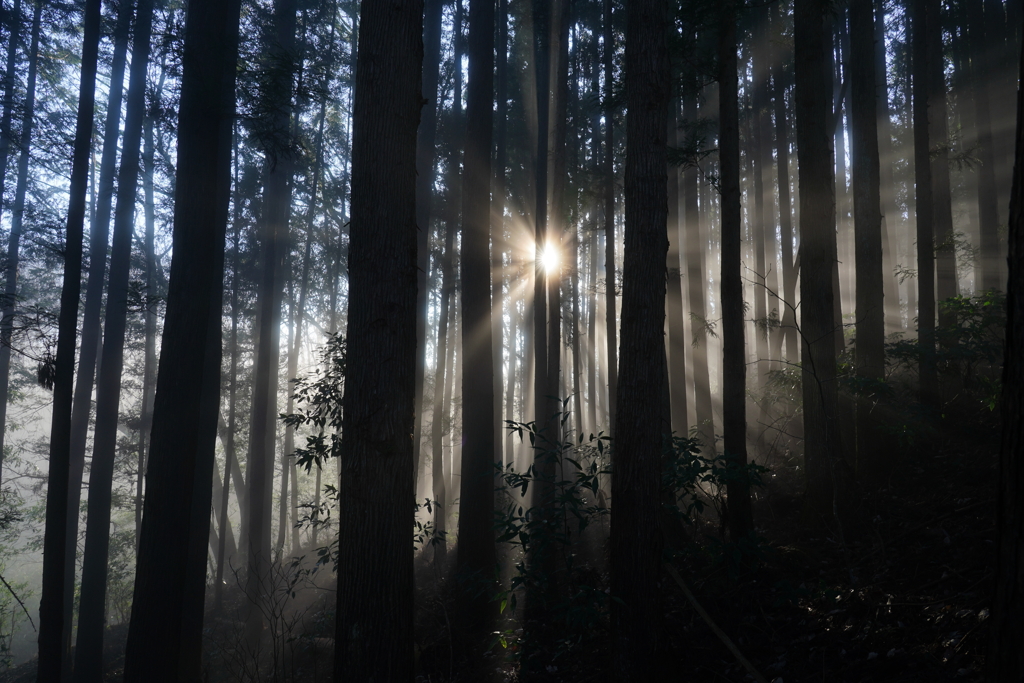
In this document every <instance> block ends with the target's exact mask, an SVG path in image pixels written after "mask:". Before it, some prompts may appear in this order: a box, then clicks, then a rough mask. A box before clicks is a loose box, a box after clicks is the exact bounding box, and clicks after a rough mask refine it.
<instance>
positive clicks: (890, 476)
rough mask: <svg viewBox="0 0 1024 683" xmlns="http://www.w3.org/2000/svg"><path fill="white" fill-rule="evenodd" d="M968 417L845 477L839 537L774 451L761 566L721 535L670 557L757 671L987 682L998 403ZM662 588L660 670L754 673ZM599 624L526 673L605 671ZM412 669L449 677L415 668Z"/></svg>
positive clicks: (773, 678) (796, 676)
mask: <svg viewBox="0 0 1024 683" xmlns="http://www.w3.org/2000/svg"><path fill="white" fill-rule="evenodd" d="M986 412H987V411H986ZM959 417H960V418H963V416H959ZM973 418H974V419H968V420H965V419H957V420H956V421H954V420H953V419H952V417H951V416H946V420H945V423H944V425H940V426H938V427H936V428H934V429H933V430H929V431H930V434H929V435H928V437H927V438H921V439H919V440H918V441H917V443H916V444H915V445H914V446H913V447H902V448H887V447H884V446H882V448H883V451H884V453H885V458H886V469H887V470H888V472H887V476H885V477H884V479H883V481H881V482H880V483H878V484H876V485H875V486H873V487H870V488H869V487H865V486H862V485H860V484H856V483H855V484H854V487H855V496H854V497H855V500H856V503H855V505H856V508H857V510H856V514H855V519H856V520H857V521H858V523H857V524H856V527H857V528H852V527H854V525H853V524H851V525H850V526H851V528H848V529H847V530H846V533H845V534H844V535H845V543H843V542H840V540H839V538H838V534H836V533H833V532H828V531H827V530H824V529H822V530H819V531H808V530H807V529H808V525H807V524H806V523H805V520H804V518H803V514H802V501H801V499H800V491H801V490H802V489H803V473H802V470H801V469H800V464H801V460H802V459H800V458H796V457H794V458H790V459H787V458H781V459H780V458H776V461H775V462H774V463H772V464H771V472H770V473H769V474H768V475H767V479H768V483H767V486H766V488H765V489H764V490H763V491H762V492H761V493H760V495H759V498H760V500H759V501H758V502H757V503H755V518H756V522H757V525H758V532H759V534H760V535H761V536H762V539H761V543H760V544H759V549H758V551H756V554H757V555H758V556H759V557H758V560H757V561H756V568H755V569H753V570H747V571H734V572H730V571H729V570H728V569H727V566H728V562H723V561H722V553H721V546H719V552H718V555H717V557H716V556H715V553H713V552H706V550H707V548H706V547H705V552H700V551H698V552H696V553H691V554H689V555H686V556H684V558H683V559H680V560H677V561H675V563H674V565H675V568H676V569H677V571H678V574H679V575H680V577H681V580H682V581H683V582H685V583H686V584H688V586H689V588H690V590H691V591H692V593H693V594H694V596H695V599H696V601H697V602H699V603H700V605H701V606H702V607H703V609H704V610H705V611H706V613H707V615H708V616H709V617H710V619H711V620H712V621H713V622H715V624H716V625H717V627H718V629H720V631H721V632H722V633H723V634H725V636H726V637H727V638H728V639H730V640H731V641H732V642H733V644H734V645H735V647H736V648H737V649H738V650H739V651H740V652H741V654H742V655H743V656H745V658H746V659H747V660H748V661H749V663H750V665H751V667H752V668H753V669H756V670H757V672H758V673H759V674H760V676H761V677H763V679H764V680H766V681H769V682H772V683H803V682H811V681H815V682H817V681H824V682H827V683H832V682H843V683H845V682H849V683H861V682H865V683H866V682H869V681H900V682H901V683H902V682H912V681H929V682H935V681H981V680H982V679H983V677H982V672H983V667H984V656H985V650H986V647H987V639H988V616H989V610H990V608H991V592H992V585H991V579H992V567H993V566H994V562H995V546H994V519H995V504H994V500H995V484H996V479H997V464H998V452H999V442H998V439H999V429H998V424H996V420H995V418H996V416H995V415H992V414H979V413H977V412H975V413H974V416H973ZM979 418H980V419H979ZM712 533H717V529H716V530H713V531H712ZM712 545H713V544H712ZM734 566H735V565H734ZM748 566H749V565H748ZM730 574H731V575H730ZM660 591H661V594H662V596H663V600H664V602H663V604H664V607H665V624H664V631H663V633H664V636H665V637H664V641H663V643H662V654H661V657H660V659H662V660H663V662H664V665H663V667H662V671H663V673H662V676H661V677H660V679H661V680H679V681H707V682H709V683H711V682H713V681H733V682H735V683H741V682H744V681H756V680H758V679H757V678H755V676H754V675H752V674H751V673H750V670H749V669H748V668H745V667H744V666H743V665H741V664H740V662H739V660H738V658H737V657H735V656H734V655H733V654H732V653H731V652H730V649H729V648H728V647H727V645H726V644H725V642H724V640H723V639H722V638H720V637H719V636H717V635H716V634H715V633H714V632H713V629H712V628H711V627H709V625H708V623H707V621H706V620H705V619H704V618H702V617H701V616H700V615H699V614H698V612H697V610H696V609H695V608H694V606H693V605H692V604H691V603H690V602H689V601H688V600H687V599H686V598H685V597H684V594H683V591H682V589H680V587H679V586H678V585H677V583H676V582H675V580H674V579H673V578H671V577H670V576H668V575H667V574H663V578H662V583H661V585H660ZM601 631H605V633H606V627H605V628H603V629H596V634H597V635H596V637H595V638H594V640H593V642H592V643H590V645H589V646H588V647H585V648H581V650H582V652H580V653H579V654H578V655H577V656H575V657H573V658H572V659H568V660H563V661H561V662H560V663H556V664H552V665H548V666H544V667H542V668H543V671H542V672H541V675H540V676H539V677H538V676H536V675H534V676H530V677H529V680H531V681H534V680H543V681H545V682H547V681H550V683H555V682H559V683H577V682H579V683H583V682H584V681H586V682H591V681H601V680H603V676H602V670H603V669H605V668H606V666H607V663H608V659H607V652H608V640H607V636H606V635H601ZM503 670H504V671H503V675H502V676H500V677H499V680H500V679H504V680H505V681H516V680H520V676H519V673H518V670H517V666H514V665H505V666H504V667H503ZM525 678H526V677H523V679H524V680H525ZM419 680H420V681H423V683H427V682H428V681H429V682H430V683H434V682H436V681H441V680H448V679H447V677H445V676H443V675H442V676H438V675H436V674H432V673H430V672H424V676H423V677H421V678H420V679H419ZM456 680H465V681H473V680H483V679H478V678H477V677H475V676H466V677H462V678H459V677H458V676H456Z"/></svg>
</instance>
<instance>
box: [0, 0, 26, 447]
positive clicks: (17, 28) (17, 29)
mask: <svg viewBox="0 0 1024 683" xmlns="http://www.w3.org/2000/svg"><path fill="white" fill-rule="evenodd" d="M7 22H8V23H7V29H8V31H7V59H6V61H5V63H4V99H3V106H4V109H3V113H2V114H0V216H2V215H3V209H4V205H3V204H4V201H3V197H4V190H5V189H6V186H7V162H8V160H9V158H10V153H11V119H12V118H13V117H14V86H15V68H16V67H17V61H18V43H20V42H21V24H22V17H21V0H14V6H13V7H11V9H10V13H9V14H8V15H7ZM34 54H35V53H34V52H33V53H32V55H34ZM32 55H29V59H31V58H32ZM0 452H2V449H0Z"/></svg>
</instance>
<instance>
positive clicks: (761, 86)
mask: <svg viewBox="0 0 1024 683" xmlns="http://www.w3.org/2000/svg"><path fill="white" fill-rule="evenodd" d="M759 18H760V19H761V21H762V22H763V29H762V30H761V31H760V33H759V35H760V37H761V38H762V40H763V41H764V43H767V44H762V45H760V46H759V49H758V51H757V52H755V54H754V56H755V60H754V66H755V67H756V69H757V75H756V77H755V78H756V83H755V86H754V94H753V97H754V116H755V117H756V118H755V120H754V121H753V122H752V125H753V127H754V130H755V139H756V141H757V142H756V147H757V171H756V175H755V176H754V183H755V185H759V186H760V191H759V192H757V193H756V196H760V201H761V203H762V204H763V206H762V209H761V211H762V213H761V215H762V223H761V224H762V231H761V235H762V242H763V245H764V246H763V249H764V259H765V270H764V271H763V276H764V280H763V282H762V284H763V289H764V297H765V315H766V316H767V317H771V316H772V315H773V314H774V316H775V318H776V319H778V318H779V317H780V316H781V315H782V307H783V304H782V302H781V301H780V299H779V297H780V295H781V290H780V289H779V285H780V284H781V279H780V277H779V249H778V243H777V242H776V231H775V225H776V223H775V216H776V211H775V192H774V191H773V188H772V167H773V166H774V165H775V160H774V158H773V155H772V114H771V107H772V102H771V95H772V92H771V60H772V57H773V51H772V49H771V47H770V41H771V30H772V25H771V24H772V22H771V16H770V10H765V11H764V12H762V13H761V14H760V17H759ZM756 196H755V198H756ZM758 288H759V287H758V286H755V291H757V289H758ZM758 344H762V346H761V347H760V348H762V349H763V351H765V352H766V353H767V356H766V357H767V358H769V359H770V361H771V362H769V363H765V362H763V358H764V357H762V356H761V353H762V352H761V351H758V358H759V360H760V361H761V362H759V363H758V386H759V388H761V389H763V388H764V387H765V384H766V382H767V381H768V373H769V372H770V371H772V370H777V369H778V368H779V367H780V365H779V359H780V358H781V350H782V330H780V329H778V328H775V327H772V326H769V327H766V328H765V330H764V331H762V330H758ZM768 408H769V406H768V405H767V404H765V403H762V405H761V411H760V420H761V422H763V423H767V421H768Z"/></svg>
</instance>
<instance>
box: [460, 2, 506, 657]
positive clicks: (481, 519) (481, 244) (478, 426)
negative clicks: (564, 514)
mask: <svg viewBox="0 0 1024 683" xmlns="http://www.w3.org/2000/svg"><path fill="white" fill-rule="evenodd" d="M493 101H494V3H493V2H484V3H480V2H473V3H471V4H470V10H469V84H468V90H467V98H466V147H465V162H464V163H465V168H464V173H463V188H462V251H461V257H460V258H461V264H462V267H461V271H462V329H461V332H462V349H463V353H464V354H465V355H464V360H463V367H464V372H463V373H462V411H463V413H462V414H463V420H462V424H463V431H462V495H461V505H460V508H459V553H458V564H457V572H458V576H459V582H460V584H461V586H462V589H461V590H460V591H459V593H458V599H459V607H460V612H461V614H462V618H463V619H464V622H463V623H464V626H465V628H466V630H467V631H468V633H467V635H468V636H469V639H470V640H471V641H472V642H474V644H476V641H479V640H481V639H483V638H485V637H486V636H487V635H488V634H490V631H491V630H492V628H491V625H492V622H493V620H494V618H495V617H496V616H497V614H496V612H495V609H494V603H493V602H492V601H491V592H492V591H490V590H487V589H485V586H488V585H489V584H490V582H491V581H492V580H493V576H494V568H495V564H496V561H497V560H496V555H495V545H494V528H493V527H494V520H493V517H494V442H495V438H496V435H495V433H494V393H495V392H494V375H495V373H494V370H495V368H494V366H493V365H492V361H493V358H492V353H493V348H492V340H491V329H492V328H491V282H490V278H491V268H490V264H491V261H490V251H489V240H490V224H491V221H490V218H491V199H490V194H491V142H492V137H491V136H492V119H493V114H492V111H493V109H492V102H493ZM478 650H479V648H477V647H472V648H471V649H470V650H469V651H468V652H467V654H469V655H470V657H471V659H475V657H473V655H472V653H475V652H477V651H478ZM480 651H482V650H480Z"/></svg>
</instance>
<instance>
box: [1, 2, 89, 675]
mask: <svg viewBox="0 0 1024 683" xmlns="http://www.w3.org/2000/svg"><path fill="white" fill-rule="evenodd" d="M41 11H42V0H38V1H37V3H36V10H35V16H34V17H33V20H32V24H33V25H32V34H33V36H32V46H33V49H32V52H33V54H35V52H36V51H37V50H38V45H39V43H38V40H39V38H38V36H39V23H40V13H41ZM83 27H84V30H83V35H82V62H81V75H80V77H79V91H78V116H77V120H76V125H75V142H74V146H73V152H72V160H71V183H70V188H69V195H70V196H69V202H68V220H67V230H66V232H65V245H64V282H63V285H62V286H61V294H60V314H59V316H58V320H57V358H56V363H55V366H56V367H55V369H54V382H53V417H52V420H51V423H50V463H49V471H48V476H47V491H46V531H45V535H44V537H43V577H42V595H41V599H40V601H39V668H38V673H37V678H36V680H37V681H39V683H57V681H59V680H60V678H61V673H62V667H63V662H64V658H65V657H68V656H69V653H68V642H67V641H66V640H65V635H66V634H65V631H64V604H65V601H64V590H65V585H66V584H65V574H66V572H67V563H66V562H65V556H66V553H67V527H68V479H69V464H70V458H71V405H72V399H73V396H72V393H73V387H72V384H73V382H74V374H75V345H76V342H77V338H78V303H79V295H80V294H81V289H82V282H81V278H82V235H83V232H84V226H85V212H86V205H85V199H86V189H87V188H86V186H87V184H88V181H89V156H90V149H91V142H92V131H93V110H94V107H95V102H96V63H97V59H98V54H99V41H100V2H99V0H87V2H86V4H85V16H84V23H83ZM25 149H27V146H26V148H25ZM19 175H20V170H19ZM17 213H18V211H17V208H16V210H15V214H17ZM2 398H3V400H4V402H5V403H6V399H7V397H6V396H4V397H2Z"/></svg>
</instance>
